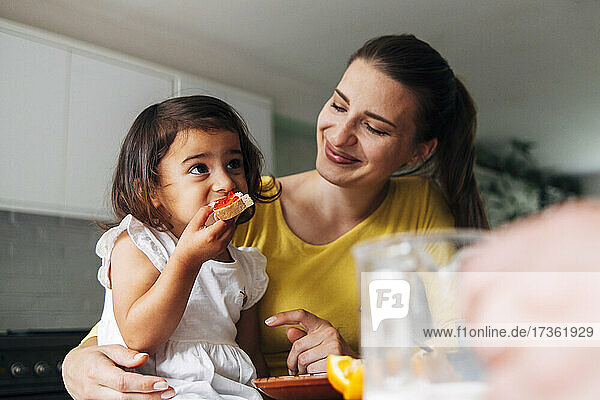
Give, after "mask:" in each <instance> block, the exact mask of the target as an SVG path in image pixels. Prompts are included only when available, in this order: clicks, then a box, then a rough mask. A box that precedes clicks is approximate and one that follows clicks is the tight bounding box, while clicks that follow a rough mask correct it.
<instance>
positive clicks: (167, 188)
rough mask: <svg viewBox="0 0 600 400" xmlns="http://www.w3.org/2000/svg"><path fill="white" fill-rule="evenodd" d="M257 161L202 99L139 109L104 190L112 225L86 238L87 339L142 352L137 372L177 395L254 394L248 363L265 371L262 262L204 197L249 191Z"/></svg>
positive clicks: (234, 118)
mask: <svg viewBox="0 0 600 400" xmlns="http://www.w3.org/2000/svg"><path fill="white" fill-rule="evenodd" d="M261 165H262V155H261V153H260V151H259V150H258V148H257V147H256V146H255V145H254V144H253V143H252V142H251V140H250V137H249V134H248V131H247V128H246V125H245V124H244V122H243V121H242V119H241V118H240V117H239V115H238V114H237V113H236V112H235V110H233V109H232V108H231V107H230V106H229V105H228V104H226V103H224V102H222V101H220V100H218V99H216V98H212V97H208V96H189V97H179V98H173V99H170V100H166V101H164V102H162V103H159V104H155V105H153V106H150V107H148V108H146V109H145V110H144V111H142V113H141V114H140V115H139V116H138V117H137V119H136V120H135V121H134V123H133V125H132V127H131V129H130V130H129V133H128V134H127V136H126V137H125V139H124V142H123V145H122V148H121V152H120V155H119V159H118V163H117V168H116V171H115V175H114V180H113V187H112V196H111V198H112V205H113V210H114V212H115V214H116V217H117V220H120V223H119V224H118V225H117V226H114V227H113V228H111V229H109V230H107V231H106V232H105V233H104V234H103V235H102V237H101V238H100V240H99V241H98V244H97V246H96V253H97V254H98V256H99V257H101V258H102V266H101V267H100V270H99V271H98V279H99V280H100V282H101V283H102V285H103V286H104V287H105V288H106V295H105V301H104V311H103V313H102V319H101V321H100V323H99V325H98V344H101V345H102V344H122V345H126V346H127V347H130V348H133V349H135V350H138V351H142V352H146V353H149V354H150V355H151V356H150V359H149V360H148V362H146V364H144V366H143V367H142V368H140V372H142V373H144V374H152V375H158V376H163V377H165V378H166V379H167V382H168V383H169V385H171V386H172V387H173V388H174V389H175V391H176V393H177V396H176V398H177V399H198V398H202V399H239V398H245V399H257V400H258V399H261V397H260V395H259V393H258V392H257V391H256V390H255V389H253V388H251V387H250V386H248V385H249V383H250V380H251V379H252V378H254V377H256V372H255V369H254V366H253V363H252V362H253V361H254V363H255V365H256V367H257V369H259V371H260V372H263V373H264V372H265V367H264V366H265V364H264V359H263V356H262V353H261V352H260V348H259V346H260V344H259V341H258V322H257V321H258V319H257V316H256V307H255V305H256V303H257V301H258V300H259V299H260V298H261V297H262V295H263V294H264V292H265V290H266V287H267V282H268V278H267V275H266V272H265V265H266V260H265V258H264V256H262V255H261V254H260V252H259V251H258V249H256V248H248V247H245V248H235V247H233V246H232V245H230V244H229V241H230V239H231V237H232V235H233V232H234V229H235V225H236V221H235V220H232V221H220V220H218V221H216V222H215V221H214V219H212V217H211V213H212V208H211V207H210V206H209V205H208V204H209V203H211V202H213V201H215V200H218V199H220V198H223V197H224V196H225V195H226V194H227V193H228V192H229V191H233V192H238V191H239V192H243V193H248V194H250V196H251V197H252V198H254V199H255V200H260V195H259V193H260V185H261V183H260V169H261ZM253 213H254V207H251V208H249V209H247V210H246V211H244V212H243V213H242V214H241V215H240V216H239V218H238V220H237V222H244V221H247V220H249V219H250V218H251V217H252V215H253ZM211 222H214V223H212V224H211Z"/></svg>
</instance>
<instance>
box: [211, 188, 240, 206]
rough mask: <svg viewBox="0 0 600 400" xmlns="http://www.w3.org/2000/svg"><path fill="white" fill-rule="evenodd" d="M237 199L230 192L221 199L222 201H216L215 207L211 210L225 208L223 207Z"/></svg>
mask: <svg viewBox="0 0 600 400" xmlns="http://www.w3.org/2000/svg"><path fill="white" fill-rule="evenodd" d="M238 199H239V197H237V196H236V195H235V194H233V192H232V191H231V190H230V191H229V193H227V196H225V197H223V198H222V199H219V200H217V202H216V203H215V205H214V207H213V210H218V209H220V208H225V207H227V206H229V205H231V204H233V203H235V202H236V201H237V200H238Z"/></svg>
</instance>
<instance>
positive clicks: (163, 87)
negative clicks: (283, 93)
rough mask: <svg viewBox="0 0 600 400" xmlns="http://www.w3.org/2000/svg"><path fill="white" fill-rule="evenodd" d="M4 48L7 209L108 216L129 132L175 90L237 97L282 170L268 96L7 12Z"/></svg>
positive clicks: (1, 28) (1, 98)
mask: <svg viewBox="0 0 600 400" xmlns="http://www.w3.org/2000/svg"><path fill="white" fill-rule="evenodd" d="M0 56H1V57H2V63H0V121H1V122H2V123H1V124H0V137H1V143H2V146H3V149H5V151H3V152H2V153H0V168H1V169H2V170H1V171H0V209H5V210H18V211H25V212H35V213H44V214H51V215H62V216H72V217H81V218H93V219H106V218H107V217H108V216H109V210H110V206H109V204H110V196H109V193H110V183H111V181H112V174H113V171H114V168H115V166H116V161H117V156H118V152H119V149H120V145H121V141H122V139H123V138H124V136H125V135H126V133H127V130H128V129H129V127H130V126H131V124H132V122H133V120H134V119H135V117H136V116H137V115H138V114H139V113H140V112H141V111H142V110H143V109H144V108H145V107H147V106H148V105H150V104H153V103H156V102H159V101H162V100H164V99H166V98H169V97H172V96H173V95H191V94H200V93H202V94H209V95H213V96H215V97H218V98H221V99H223V100H225V101H227V102H229V103H230V104H232V105H233V106H234V107H235V108H236V109H237V110H238V111H239V112H240V114H241V115H242V116H243V117H244V119H245V120H246V122H247V124H248V126H249V129H250V132H251V133H252V135H253V136H254V137H255V139H256V141H257V143H258V145H259V146H260V148H261V150H262V151H263V153H264V154H265V160H266V163H265V164H266V165H265V168H264V169H263V173H272V171H273V165H274V160H273V141H272V127H271V107H272V105H271V102H270V101H269V100H268V99H264V98H262V97H259V96H255V95H253V94H249V93H246V92H243V91H241V90H238V89H234V88H231V87H228V86H225V85H221V84H219V83H215V82H211V81H208V80H204V79H202V78H198V77H195V76H192V75H189V74H184V73H181V72H180V71H176V70H171V69H168V68H164V67H161V66H157V65H155V64H151V63H147V62H144V61H142V60H138V59H135V58H131V57H128V56H126V55H122V54H118V53H114V52H111V51H108V50H105V49H101V48H97V47H94V46H91V45H87V44H85V43H81V42H77V41H74V40H71V39H69V38H64V37H62V36H58V35H54V34H50V33H48V32H42V31H39V30H36V29H32V28H30V27H27V26H24V25H20V24H16V23H13V22H10V21H7V20H2V19H0Z"/></svg>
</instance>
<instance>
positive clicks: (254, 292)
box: [237, 247, 269, 310]
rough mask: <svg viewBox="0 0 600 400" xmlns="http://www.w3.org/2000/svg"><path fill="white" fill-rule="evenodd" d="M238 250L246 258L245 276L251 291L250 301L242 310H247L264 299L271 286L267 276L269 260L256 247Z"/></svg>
mask: <svg viewBox="0 0 600 400" xmlns="http://www.w3.org/2000/svg"><path fill="white" fill-rule="evenodd" d="M237 250H238V251H239V252H240V254H241V255H242V257H244V259H245V262H244V263H242V265H244V269H245V271H244V272H245V274H246V277H247V280H248V284H249V286H250V289H249V290H248V291H247V293H246V294H247V295H248V300H247V301H246V304H244V306H243V307H242V310H247V309H249V308H250V307H252V306H253V305H255V304H256V303H258V301H259V300H260V299H261V298H262V297H263V295H264V294H265V292H266V290H267V286H268V284H269V277H268V276H267V271H266V268H267V259H266V257H265V256H263V255H262V254H261V252H260V251H259V250H258V249H257V248H256V247H238V248H237Z"/></svg>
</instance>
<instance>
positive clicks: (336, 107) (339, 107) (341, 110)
mask: <svg viewBox="0 0 600 400" xmlns="http://www.w3.org/2000/svg"><path fill="white" fill-rule="evenodd" d="M331 108H333V109H334V110H335V111H338V112H344V111H346V109H345V108H344V107H342V106H340V105H338V104H335V101H333V102H332V103H331Z"/></svg>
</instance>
